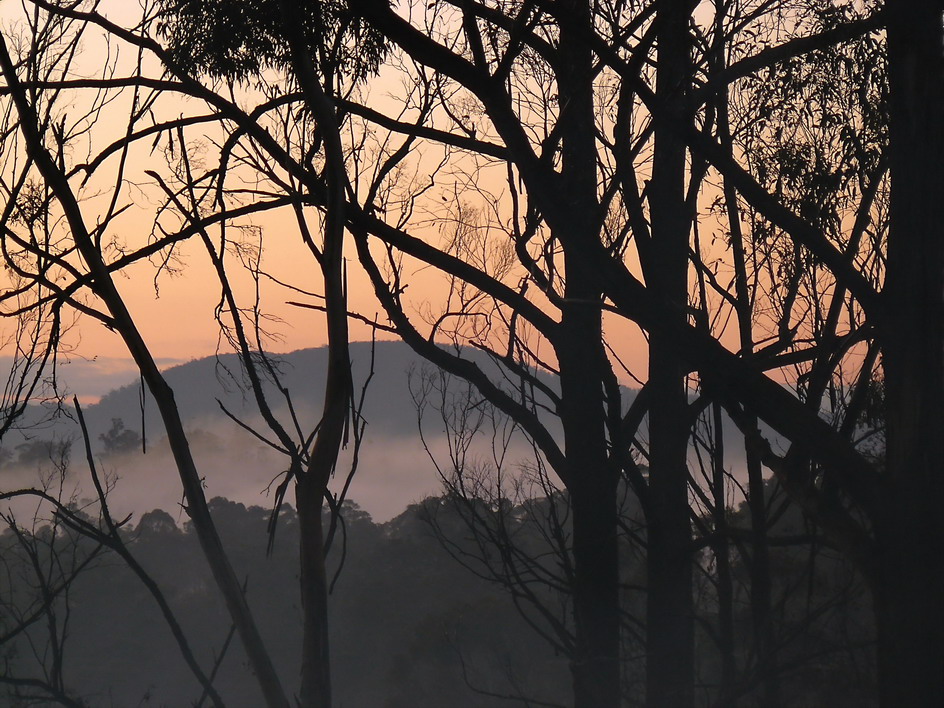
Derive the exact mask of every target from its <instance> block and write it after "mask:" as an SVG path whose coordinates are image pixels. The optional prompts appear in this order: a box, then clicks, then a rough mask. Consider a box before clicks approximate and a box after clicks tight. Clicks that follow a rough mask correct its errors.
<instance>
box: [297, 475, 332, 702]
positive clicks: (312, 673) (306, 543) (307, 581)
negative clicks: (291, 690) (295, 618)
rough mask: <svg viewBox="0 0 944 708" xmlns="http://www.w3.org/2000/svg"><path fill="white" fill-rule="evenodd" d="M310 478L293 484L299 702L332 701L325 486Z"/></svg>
mask: <svg viewBox="0 0 944 708" xmlns="http://www.w3.org/2000/svg"><path fill="white" fill-rule="evenodd" d="M313 481H314V480H312V479H311V478H308V479H305V480H303V481H301V482H299V483H298V484H297V485H296V487H295V494H296V497H297V498H296V503H297V505H298V523H299V532H300V537H301V538H300V546H299V566H300V568H301V578H300V587H301V598H302V618H303V619H302V622H303V627H302V670H301V677H302V683H301V692H300V700H299V705H300V706H304V708H327V707H328V706H330V705H331V662H330V653H329V644H328V591H327V588H328V584H327V577H326V574H325V558H324V530H323V526H322V518H321V517H322V509H323V495H324V488H323V487H322V486H321V484H320V483H319V482H317V481H314V483H312V482H313Z"/></svg>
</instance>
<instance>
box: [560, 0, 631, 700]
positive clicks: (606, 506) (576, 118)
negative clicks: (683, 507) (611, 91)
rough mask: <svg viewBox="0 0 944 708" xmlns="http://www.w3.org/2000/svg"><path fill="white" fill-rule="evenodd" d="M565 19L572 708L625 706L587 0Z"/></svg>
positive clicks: (579, 0) (564, 332)
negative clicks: (593, 251)
mask: <svg viewBox="0 0 944 708" xmlns="http://www.w3.org/2000/svg"><path fill="white" fill-rule="evenodd" d="M566 5H567V10H568V11H569V12H571V13H572V14H573V17H574V18H579V19H575V22H579V23H581V24H583V25H584V28H575V27H572V26H568V25H564V26H562V27H561V48H560V52H561V62H560V71H559V74H558V81H559V88H560V95H561V96H566V97H567V100H566V102H564V101H562V103H561V116H560V128H561V152H562V155H561V158H562V164H561V176H562V178H563V194H564V198H565V199H567V200H568V204H567V207H568V210H567V211H568V213H569V215H570V218H569V219H568V223H567V224H566V226H565V228H563V229H559V230H558V233H557V234H556V235H557V236H558V237H559V238H560V242H561V244H562V245H563V248H564V258H565V268H566V289H565V299H566V302H565V304H564V306H563V312H562V316H561V332H560V335H561V336H560V340H559V341H558V342H557V343H556V350H557V357H558V362H559V365H560V381H561V410H560V415H561V422H562V424H563V429H564V443H565V449H566V465H567V470H566V471H565V474H564V477H565V481H566V483H567V487H568V491H569V492H570V499H571V504H572V508H573V534H574V546H573V554H574V575H575V578H574V585H575V587H574V616H575V621H576V622H575V623H576V644H577V646H576V652H575V656H574V658H573V665H572V672H573V686H574V705H575V707H576V708H618V707H619V705H620V665H619V645H620V641H619V639H620V629H619V627H620V617H619V556H618V553H617V514H616V475H615V474H614V473H613V471H612V470H611V469H610V467H609V462H608V458H609V454H608V446H607V438H606V427H605V415H604V399H603V380H604V376H603V373H604V369H603V367H605V366H606V365H607V364H606V354H605V352H604V349H603V326H602V320H601V293H600V284H599V280H598V278H597V275H596V273H594V272H593V271H592V270H591V269H589V268H587V266H586V258H585V253H586V251H587V250H588V248H590V247H591V246H597V247H598V244H599V238H600V230H599V225H598V224H597V223H596V220H597V218H598V212H599V204H598V201H597V193H596V190H597V173H596V153H597V151H596V141H595V137H594V136H595V128H594V107H593V106H594V103H593V86H592V82H591V81H589V80H588V77H590V76H591V75H592V55H591V52H590V50H589V48H588V46H587V44H586V42H584V41H583V36H582V34H581V29H583V31H586V30H587V28H589V25H590V16H589V5H588V3H587V2H586V0H567V2H566Z"/></svg>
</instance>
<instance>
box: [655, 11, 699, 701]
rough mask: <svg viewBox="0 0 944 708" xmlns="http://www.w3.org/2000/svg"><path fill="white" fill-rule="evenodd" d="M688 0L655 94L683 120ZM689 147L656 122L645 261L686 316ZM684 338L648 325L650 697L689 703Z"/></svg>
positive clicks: (667, 45)
mask: <svg viewBox="0 0 944 708" xmlns="http://www.w3.org/2000/svg"><path fill="white" fill-rule="evenodd" d="M690 6H691V4H690V3H689V2H687V1H686V0H682V1H681V2H680V1H678V0H672V1H671V2H665V3H662V6H661V9H660V10H659V15H658V17H657V19H656V22H658V23H659V28H658V30H657V31H658V63H657V76H656V94H657V100H658V101H659V104H660V108H661V109H662V111H663V115H665V116H666V117H671V122H672V123H675V122H679V123H681V121H684V120H685V114H686V110H685V89H684V87H685V86H687V82H688V81H689V80H690V79H691V76H690V74H691V68H690V58H689V52H690V49H689V36H688V20H689V8H690ZM685 172H686V169H685V144H684V142H683V141H682V140H681V138H680V136H679V135H678V131H677V127H676V126H675V125H670V124H665V125H657V131H656V136H655V153H654V156H653V165H652V180H651V182H650V185H649V209H650V218H651V221H652V243H651V248H650V249H649V250H648V257H647V258H646V260H645V261H644V264H643V265H644V268H645V274H646V279H647V281H648V284H649V286H650V288H651V290H652V292H654V293H656V295H657V297H659V298H660V299H661V300H662V301H663V302H666V303H667V304H668V305H669V309H670V311H671V312H672V313H673V314H672V316H673V317H676V318H678V319H679V321H680V322H682V323H684V322H686V321H687V318H688V315H687V303H688V277H687V274H688V248H689V228H690V221H689V218H688V214H687V210H686V206H685ZM682 355H683V352H680V351H679V350H678V344H677V342H676V341H675V340H674V339H673V338H671V337H667V336H666V335H665V334H664V333H663V332H661V331H653V332H650V338H649V388H650V390H651V392H652V398H651V400H652V403H651V405H650V408H649V447H650V451H649V454H650V460H649V462H650V470H649V485H650V496H649V502H650V504H649V512H648V518H647V521H648V524H649V528H648V569H649V583H648V587H649V590H648V599H647V613H646V615H647V616H646V624H647V632H646V637H647V638H646V649H647V651H646V677H647V683H646V701H647V705H649V706H650V707H651V708H657V707H658V708H664V707H667V706H671V707H672V708H684V707H685V706H690V705H692V703H693V701H694V693H693V692H694V620H693V600H692V559H691V544H692V539H691V522H690V518H689V503H688V466H687V463H686V451H687V448H688V435H689V425H688V414H687V396H686V389H685V375H686V372H687V368H686V367H685V364H684V362H683V360H682V358H681V357H682Z"/></svg>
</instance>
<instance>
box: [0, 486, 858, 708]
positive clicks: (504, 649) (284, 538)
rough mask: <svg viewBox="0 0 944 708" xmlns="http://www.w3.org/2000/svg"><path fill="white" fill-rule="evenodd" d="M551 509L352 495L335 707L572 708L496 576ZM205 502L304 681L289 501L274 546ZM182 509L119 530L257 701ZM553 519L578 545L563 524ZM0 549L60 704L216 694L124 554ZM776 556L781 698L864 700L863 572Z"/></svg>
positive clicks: (547, 603) (336, 611) (632, 570)
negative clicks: (204, 685)
mask: <svg viewBox="0 0 944 708" xmlns="http://www.w3.org/2000/svg"><path fill="white" fill-rule="evenodd" d="M554 504H557V505H558V506H561V505H562V504H563V501H562V500H561V499H556V500H555V499H553V498H544V499H530V500H522V501H519V503H513V502H512V501H510V500H507V499H506V500H504V502H503V503H497V504H496V503H494V501H488V500H485V499H476V500H470V499H462V498H459V497H457V496H456V495H455V494H445V495H443V496H441V497H431V498H429V499H426V500H425V501H423V502H422V503H418V504H414V505H411V506H410V507H409V508H407V509H406V510H405V511H404V512H403V513H402V514H400V515H399V516H397V517H396V518H394V519H392V520H390V521H388V522H386V523H382V524H377V523H374V522H373V521H372V520H371V518H370V516H369V515H368V514H367V513H366V512H364V511H362V510H361V509H359V508H358V507H357V505H356V504H354V503H351V502H349V503H347V504H345V508H344V513H343V519H344V522H343V525H344V532H343V533H342V534H340V535H339V536H338V537H337V546H336V547H335V548H334V549H333V550H332V554H331V560H330V563H329V567H330V569H331V571H332V573H333V577H332V581H331V583H332V585H331V586H332V595H331V601H330V608H331V619H332V624H331V626H332V628H333V631H332V634H331V647H332V653H333V654H332V655H333V657H334V677H335V682H334V690H335V693H336V696H337V702H338V705H339V706H365V707H366V706H376V707H377V708H414V707H415V708H421V707H428V708H439V707H440V706H444V705H449V706H456V707H459V708H462V707H468V708H486V707H489V708H490V707H491V706H496V707H497V706H502V705H508V704H509V699H517V702H518V703H519V704H521V705H560V704H562V703H563V701H562V700H561V697H562V696H566V695H567V693H568V692H569V690H570V687H569V682H570V678H569V667H568V661H567V659H566V657H565V656H564V655H563V653H562V652H561V651H558V650H556V649H555V647H554V646H553V642H551V641H548V640H547V638H546V637H545V636H542V634H541V633H540V632H538V631H536V629H535V627H534V626H532V625H533V623H534V621H535V619H536V617H535V606H530V607H529V606H528V603H527V602H526V601H524V600H523V597H524V594H523V588H515V587H513V585H514V583H502V582H500V579H501V578H500V573H498V572H493V571H495V570H496V569H498V568H500V567H501V560H500V558H499V557H500V556H501V555H502V554H509V553H510V554H515V553H527V554H528V556H529V559H530V560H531V561H532V562H534V563H541V564H544V565H546V566H547V568H548V569H549V571H550V572H551V573H553V572H554V571H555V570H559V568H558V567H557V566H558V564H559V561H560V558H559V555H558V554H557V553H556V552H555V549H554V548H553V546H552V544H551V543H549V542H548V536H547V532H548V531H553V529H551V528H550V527H549V526H548V519H549V518H551V516H552V515H551V514H549V513H548V512H549V509H550V507H551V506H552V505H554ZM209 506H210V509H211V511H212V514H213V517H214V520H215V522H216V523H217V525H218V527H219V529H220V533H221V536H222V537H223V539H224V541H225V542H226V543H227V545H228V547H229V548H231V549H232V551H231V552H232V558H233V563H234V566H235V568H236V570H237V572H238V574H239V577H240V578H242V579H243V582H244V587H245V591H246V595H247V597H248V599H249V602H250V604H251V606H252V607H253V610H254V612H256V613H257V614H258V616H259V618H260V621H261V624H262V626H263V627H264V639H265V640H266V642H267V644H268V646H270V647H271V651H272V652H273V656H274V658H275V661H276V662H277V664H278V665H279V666H280V667H281V668H282V669H284V670H288V674H289V675H298V671H297V663H298V657H299V643H300V642H301V625H300V611H299V608H298V600H297V592H295V591H294V588H295V586H296V584H297V572H298V571H297V560H296V559H295V553H296V550H295V549H296V548H297V543H298V539H297V535H298V522H297V516H296V515H295V512H294V510H293V509H292V508H291V507H287V508H284V509H283V512H282V515H281V519H280V522H279V525H278V529H277V531H276V534H277V535H276V538H275V541H274V543H272V545H271V548H270V547H269V534H268V531H267V529H268V524H269V519H270V510H269V509H264V508H262V507H258V506H250V507H248V508H247V507H246V506H245V505H243V504H239V503H235V502H231V501H228V500H226V499H223V498H219V497H217V498H215V499H212V500H211V501H210V503H209ZM624 512H625V514H626V519H627V523H632V517H633V516H634V512H633V510H631V509H625V510H624ZM744 514H745V510H743V509H741V510H737V511H732V512H731V516H732V521H733V522H737V521H738V519H739V518H740V517H742V516H744ZM473 517H474V518H475V520H474V521H473ZM182 518H185V517H183V516H182V515H181V514H180V513H178V514H177V517H176V518H175V517H174V516H172V515H171V514H170V513H168V512H166V511H162V510H154V511H151V512H148V513H146V514H144V515H142V516H141V518H140V520H138V521H137V523H136V524H134V525H131V524H128V525H127V526H126V527H125V529H124V530H123V531H122V536H123V537H124V539H125V541H126V543H127V545H128V547H129V548H130V549H131V550H132V551H133V553H134V555H135V557H136V558H137V559H138V561H139V562H140V564H141V565H142V566H143V567H144V568H145V569H146V570H147V572H148V574H149V576H150V577H151V578H152V579H153V580H154V581H155V582H157V583H158V585H159V586H160V587H161V588H162V592H163V594H164V596H165V598H166V600H167V602H168V603H169V605H170V606H171V607H172V608H173V611H174V613H175V614H176V617H177V619H178V620H179V621H180V623H181V625H182V626H184V627H185V628H186V632H187V634H188V636H189V637H190V640H191V645H192V648H193V650H194V652H195V655H196V656H197V657H198V658H199V659H200V660H201V661H202V662H205V664H206V665H207V666H213V667H214V669H213V670H214V672H215V681H214V683H215V686H216V688H217V690H218V691H219V693H220V696H221V698H222V699H223V700H224V701H225V704H226V705H227V706H230V707H231V708H239V707H241V706H245V707H246V708H249V707H251V706H256V705H258V703H259V700H260V696H259V693H258V686H257V684H256V682H255V680H254V678H253V677H252V676H251V674H250V672H249V671H247V668H246V658H245V654H244V652H243V650H242V648H241V646H240V645H239V643H238V642H233V641H232V639H233V637H232V628H231V620H230V619H229V617H228V615H227V613H226V611H225V608H224V607H222V606H221V604H220V603H219V600H218V596H217V594H216V592H215V588H214V586H213V580H212V577H211V575H210V573H209V571H208V569H207V568H206V565H205V563H204V562H203V560H202V554H201V551H200V548H199V542H198V539H197V537H196V535H195V534H194V532H193V529H192V527H191V525H190V524H189V523H187V522H183V524H182V525H181V519H182ZM501 526H503V527H504V528H505V531H506V534H505V536H504V538H505V541H506V547H505V548H503V549H502V548H496V547H494V546H490V545H488V544H483V543H482V541H483V539H482V538H481V535H482V534H483V533H484V532H486V531H487V530H488V529H491V531H492V532H495V531H496V530H497V529H498V528H499V527H501ZM804 528H805V524H804V523H803V522H802V519H801V517H800V516H799V515H798V514H797V513H796V512H795V511H794V512H791V513H789V514H787V515H786V516H785V517H784V518H782V519H781V520H780V521H779V522H778V524H777V528H776V533H777V534H778V535H782V536H783V537H784V538H787V536H794V537H796V536H799V535H802V534H803V532H804ZM559 531H560V532H561V533H562V534H563V535H564V537H565V538H569V535H570V533H571V530H570V528H569V525H568V524H567V523H566V521H564V524H563V528H561V529H559ZM492 540H494V538H493V539H492ZM638 540H639V539H637V541H638ZM623 541H624V543H623V552H624V554H625V558H624V560H625V567H626V568H627V577H626V578H624V580H625V583H624V611H625V617H626V622H627V627H626V628H625V634H626V636H627V637H635V639H630V640H628V642H629V644H630V646H628V647H626V649H627V651H625V652H624V655H625V656H626V659H625V666H624V670H623V674H624V676H625V677H626V678H625V681H626V682H627V686H626V689H627V693H626V695H628V696H633V695H637V696H639V695H641V692H640V691H639V690H638V688H639V686H638V684H639V683H641V681H642V680H643V675H644V671H643V669H644V663H643V661H642V660H641V658H639V656H640V655H639V653H638V652H639V651H640V650H641V646H642V644H641V641H640V638H641V635H640V633H639V631H638V627H636V626H635V625H634V623H633V619H632V618H633V616H634V615H636V614H638V613H639V612H640V611H641V610H642V608H643V607H644V593H645V587H644V585H645V577H644V572H643V570H642V558H643V556H642V554H641V553H640V549H639V548H638V546H636V544H635V543H634V542H633V541H631V540H630V539H629V538H624V539H623ZM53 550H54V551H55V554H53V553H51V552H50V551H53ZM0 553H2V557H3V571H2V576H0V598H2V602H3V615H2V624H0V633H4V634H6V633H7V632H8V631H9V630H10V629H11V628H12V626H13V624H15V623H14V622H13V620H14V619H15V618H17V617H19V618H23V617H26V616H28V615H30V613H32V612H36V611H39V612H40V613H41V614H42V613H45V612H49V613H51V614H52V615H54V616H56V617H57V618H58V623H59V624H58V625H57V626H58V627H59V628H60V629H59V631H60V632H61V635H60V636H58V637H57V638H56V641H57V642H58V643H59V648H60V649H61V655H60V656H61V660H62V666H61V667H60V668H61V670H62V675H63V678H64V684H63V688H64V689H65V690H64V693H65V696H64V697H67V698H68V699H70V700H72V701H74V703H73V705H83V706H90V707H92V708H99V707H105V706H168V707H175V706H189V705H204V704H206V696H203V697H202V699H201V696H202V694H203V691H202V689H201V687H200V685H199V684H198V683H197V682H196V680H195V679H194V677H193V675H192V674H191V673H190V671H189V670H188V668H187V666H186V665H185V663H184V661H183V659H182V658H181V655H180V652H179V650H178V647H177V645H176V644H175V642H174V639H173V637H172V636H171V633H170V631H169V629H168V626H167V623H166V622H165V621H164V618H163V617H162V616H161V613H160V611H159V608H158V606H157V604H156V603H155V602H154V599H153V597H151V595H150V594H149V592H148V590H147V588H146V587H145V586H144V584H142V582H141V580H140V579H139V578H138V577H135V575H134V574H133V573H132V572H131V571H130V570H129V569H128V567H127V566H126V565H125V564H124V562H123V561H122V560H121V559H120V558H118V557H117V556H116V554H114V553H113V552H108V551H105V552H101V550H100V549H99V548H98V547H97V545H96V544H95V543H94V542H93V541H92V540H90V539H89V538H87V537H84V536H73V535H71V534H69V533H68V529H63V528H62V527H60V528H59V529H58V531H57V533H56V534H55V536H53V527H52V526H50V525H41V526H39V527H37V528H36V530H35V533H33V534H24V532H23V530H22V529H19V530H14V529H11V528H7V529H6V530H5V531H4V532H3V534H2V535H0ZM489 554H492V555H489ZM67 559H68V561H67ZM87 559H90V563H89V564H88V565H87V566H86V565H84V563H85V561H86V560H87ZM699 559H700V561H702V563H703V564H704V565H699V566H698V567H697V571H698V572H700V573H702V574H703V578H702V581H701V582H699V584H698V586H699V595H698V601H697V603H696V604H697V609H698V616H699V620H700V624H699V626H700V627H701V632H700V639H699V642H698V651H697V656H698V669H699V671H698V675H699V683H700V684H701V689H702V690H703V691H705V692H706V693H712V692H714V691H715V687H716V685H717V683H718V681H719V678H720V671H721V661H720V660H719V655H718V651H717V649H716V639H717V638H716V637H712V636H711V628H712V627H713V626H714V625H716V623H717V612H718V604H717V601H716V593H715V592H714V591H713V590H712V587H711V586H712V583H711V581H710V579H709V576H710V575H711V574H712V572H713V569H712V568H711V567H710V554H708V553H703V554H701V555H700V556H699ZM496 561H497V562H496ZM68 563H71V564H72V566H71V567H72V568H73V569H76V568H79V567H80V566H81V567H82V570H81V572H79V573H77V574H76V575H75V577H74V578H72V577H71V576H69V574H68V573H66V574H65V575H58V574H57V572H56V571H54V570H53V569H54V568H55V567H56V566H58V567H59V570H60V571H64V570H65V566H66V565H67V564H68ZM747 563H748V559H747V558H742V559H740V560H738V561H736V562H734V563H733V564H732V572H733V574H734V576H735V577H734V584H735V587H737V588H738V591H737V601H736V603H735V607H736V608H737V609H736V612H735V616H734V618H733V625H732V628H731V629H732V630H733V631H734V632H737V633H738V634H747V633H748V632H749V631H750V627H751V621H750V617H749V607H748V603H747V601H746V594H745V593H746V583H747V582H748V568H747ZM773 564H774V567H775V568H776V580H775V590H774V598H775V607H776V611H775V612H774V613H773V616H772V621H773V622H774V624H775V626H774V628H773V629H774V636H775V637H776V640H777V646H778V655H779V656H780V658H781V662H780V673H779V680H780V682H781V690H782V695H783V697H784V705H787V706H819V705H826V704H828V705H831V706H849V708H853V707H856V708H859V707H861V706H867V705H871V704H872V703H873V702H874V698H873V696H874V666H873V658H872V653H873V647H872V642H873V641H874V636H873V632H874V630H873V628H872V627H871V623H870V620H869V612H868V603H867V597H866V596H865V594H864V588H863V587H862V584H861V581H860V580H859V579H858V578H857V576H856V574H855V573H854V572H853V570H852V568H850V567H849V564H848V563H846V562H844V561H843V560H842V558H841V556H840V555H838V554H836V553H834V552H830V551H829V550H828V549H824V548H819V549H816V550H814V551H810V550H809V549H808V548H805V547H796V546H791V545H784V546H783V547H782V548H780V549H778V550H777V551H775V553H774V559H773ZM490 569H491V570H490ZM520 578H521V576H519V579H520ZM506 580H507V578H506ZM62 581H65V582H67V583H68V585H69V587H68V589H67V590H66V591H64V592H62V593H61V594H60V595H59V596H58V597H56V598H55V599H53V600H52V603H51V605H50V606H45V600H46V599H47V596H46V595H45V594H44V592H43V583H44V582H45V583H47V584H48V585H50V586H55V585H57V584H58V583H59V582H62ZM509 590H512V591H513V592H509ZM526 590H527V593H529V595H530V599H531V600H532V601H533V602H534V603H538V604H540V606H541V609H542V611H546V612H548V613H550V614H552V615H556V616H557V617H558V618H559V620H560V622H561V623H563V624H564V625H568V624H572V620H571V619H570V618H569V616H568V612H567V607H568V605H569V599H568V598H567V597H565V596H566V595H567V593H568V592H569V591H568V589H567V588H565V587H562V586H555V585H553V584H552V583H550V582H546V583H540V582H537V579H536V578H532V582H531V583H529V587H527V588H526ZM529 620H530V622H529ZM50 626H51V625H50V624H49V623H48V622H46V621H38V622H35V623H34V624H33V625H31V626H30V627H29V628H27V629H26V630H25V631H24V632H22V633H21V634H20V636H18V637H17V638H15V639H14V640H10V641H6V642H5V643H4V644H3V655H2V662H3V663H2V669H3V674H4V676H6V677H13V676H33V675H44V674H45V675H47V676H48V675H49V672H50V670H51V667H50V666H49V665H48V662H49V659H50V651H49V649H48V648H45V649H44V647H47V641H48V639H49V638H48V637H47V636H46V633H47V632H48V631H49V627H50ZM540 626H541V625H540V624H538V627H540ZM545 626H546V625H545ZM567 629H568V630H569V631H572V627H568V628H567ZM741 640H742V641H740V642H739V645H740V646H748V647H749V646H750V640H749V639H746V638H744V637H742V638H741ZM748 653H749V650H748ZM634 657H635V658H634ZM754 661H756V658H753V659H752V657H750V656H748V655H747V654H745V655H743V656H740V657H739V664H740V665H743V666H746V667H748V668H747V670H746V672H745V673H744V674H743V675H740V676H739V677H738V683H739V686H740V688H741V690H742V692H743V694H742V698H743V699H748V700H750V699H751V697H752V696H754V695H755V694H756V693H757V680H756V674H755V673H754V671H753V670H752V669H750V667H751V666H752V663H753V662H754ZM755 669H756V666H755ZM633 683H636V684H637V685H636V686H632V685H631V684H633ZM25 688H26V687H24V686H22V685H20V686H17V685H15V684H13V685H8V686H6V687H5V689H4V693H2V694H0V695H2V696H3V703H4V705H9V706H11V708H13V707H17V708H18V707H20V706H24V707H25V706H33V705H47V703H44V702H41V701H40V702H37V701H33V700H30V699H28V698H27V697H28V696H29V695H30V692H29V691H28V690H24V689H25ZM755 697H756V696H755ZM629 704H630V705H636V704H637V703H636V702H633V701H630V702H629Z"/></svg>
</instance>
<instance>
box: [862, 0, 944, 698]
mask: <svg viewBox="0 0 944 708" xmlns="http://www.w3.org/2000/svg"><path fill="white" fill-rule="evenodd" d="M941 12H942V7H941V3H940V2H918V1H917V0H915V1H914V2H893V3H889V7H888V63H889V89H890V111H889V116H890V124H889V133H890V142H889V166H890V170H891V207H890V209H891V213H890V217H891V226H890V228H889V235H888V261H887V272H886V281H885V289H884V291H883V297H884V300H885V302H884V310H883V312H882V319H881V322H880V327H881V335H882V353H883V369H884V375H885V396H886V402H885V403H886V413H885V415H886V420H885V424H886V445H887V449H886V469H885V488H884V490H883V505H882V507H881V509H880V510H879V514H880V518H879V519H877V520H876V524H875V529H876V540H877V549H878V556H877V559H876V560H877V563H876V568H875V576H876V577H875V613H876V620H877V629H878V640H879V641H878V644H879V652H878V665H879V686H880V695H881V700H882V705H884V706H941V705H944V602H942V598H944V525H942V524H941V521H940V515H941V510H940V505H941V500H942V499H944V470H942V463H944V435H942V421H944V403H942V399H944V360H942V358H944V353H942V352H944V336H942V327H944V299H942V290H944V277H942V271H944V150H942V132H941V131H942V126H944V92H942V77H944V60H942V23H941Z"/></svg>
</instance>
